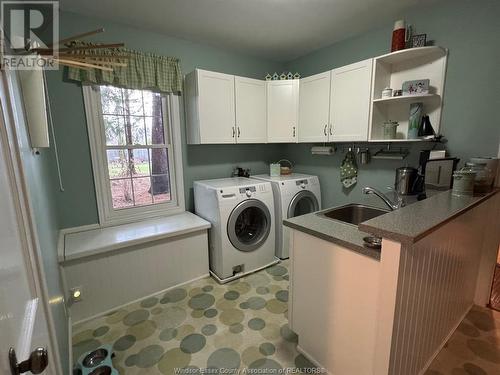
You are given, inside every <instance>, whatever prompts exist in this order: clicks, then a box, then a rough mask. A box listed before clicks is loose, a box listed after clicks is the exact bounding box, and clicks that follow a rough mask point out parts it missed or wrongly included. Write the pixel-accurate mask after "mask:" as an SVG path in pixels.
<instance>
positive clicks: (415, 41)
mask: <svg viewBox="0 0 500 375" xmlns="http://www.w3.org/2000/svg"><path fill="white" fill-rule="evenodd" d="M426 42H427V34H417V35H413V36H412V37H411V46H412V48H415V47H425V43H426Z"/></svg>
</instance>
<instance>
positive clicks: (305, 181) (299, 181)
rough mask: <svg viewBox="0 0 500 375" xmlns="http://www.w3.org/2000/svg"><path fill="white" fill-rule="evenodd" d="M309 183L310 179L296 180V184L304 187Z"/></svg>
mask: <svg viewBox="0 0 500 375" xmlns="http://www.w3.org/2000/svg"><path fill="white" fill-rule="evenodd" d="M308 183H309V181H307V180H297V181H295V184H296V185H297V186H300V187H301V188H302V189H305V188H306V186H307V184H308Z"/></svg>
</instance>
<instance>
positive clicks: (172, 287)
mask: <svg viewBox="0 0 500 375" xmlns="http://www.w3.org/2000/svg"><path fill="white" fill-rule="evenodd" d="M205 277H210V274H209V273H207V274H204V275H201V276H198V277H195V278H194V279H191V280H188V281H185V282H183V283H180V284H176V285H173V286H171V287H169V288H166V289H162V290H159V291H157V292H154V293H151V294H148V295H146V296H144V297H140V298H137V299H135V300H132V301H129V302H126V303H122V304H121V305H118V306H115V307H113V308H111V309H108V310H106V311H103V312H101V313H99V314H95V315H93V316H91V317H89V318H85V319H82V320H79V321H77V322H75V323H74V325H75V326H76V325H78V324H82V323H86V322H88V321H90V320H93V319H97V318H100V317H102V316H104V315H107V314H109V313H111V312H113V311H116V310H119V309H121V308H123V307H125V306H128V305H131V304H133V303H136V302H139V301H142V300H143V299H146V298H149V297H154V296H156V295H158V294H161V293H166V292H168V291H169V290H172V289H175V288H179V287H181V286H184V285H186V284H189V283H192V282H195V281H198V280H201V279H204V278H205Z"/></svg>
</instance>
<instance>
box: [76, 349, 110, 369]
mask: <svg viewBox="0 0 500 375" xmlns="http://www.w3.org/2000/svg"><path fill="white" fill-rule="evenodd" d="M107 356H108V351H107V350H106V349H104V348H99V349H97V350H94V351H93V352H90V353H89V354H87V355H86V356H85V358H84V359H83V361H82V364H83V366H84V367H96V366H98V365H99V364H101V363H102V362H104V361H105V360H106V357H107Z"/></svg>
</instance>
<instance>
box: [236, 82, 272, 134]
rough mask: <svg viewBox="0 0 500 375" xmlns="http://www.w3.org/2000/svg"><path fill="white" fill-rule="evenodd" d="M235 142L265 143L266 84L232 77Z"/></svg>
mask: <svg viewBox="0 0 500 375" xmlns="http://www.w3.org/2000/svg"><path fill="white" fill-rule="evenodd" d="M234 88H235V94H236V97H235V103H236V142H237V143H266V142H267V126H266V125H267V118H266V82H265V81H261V80H258V79H250V78H244V77H234Z"/></svg>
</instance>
